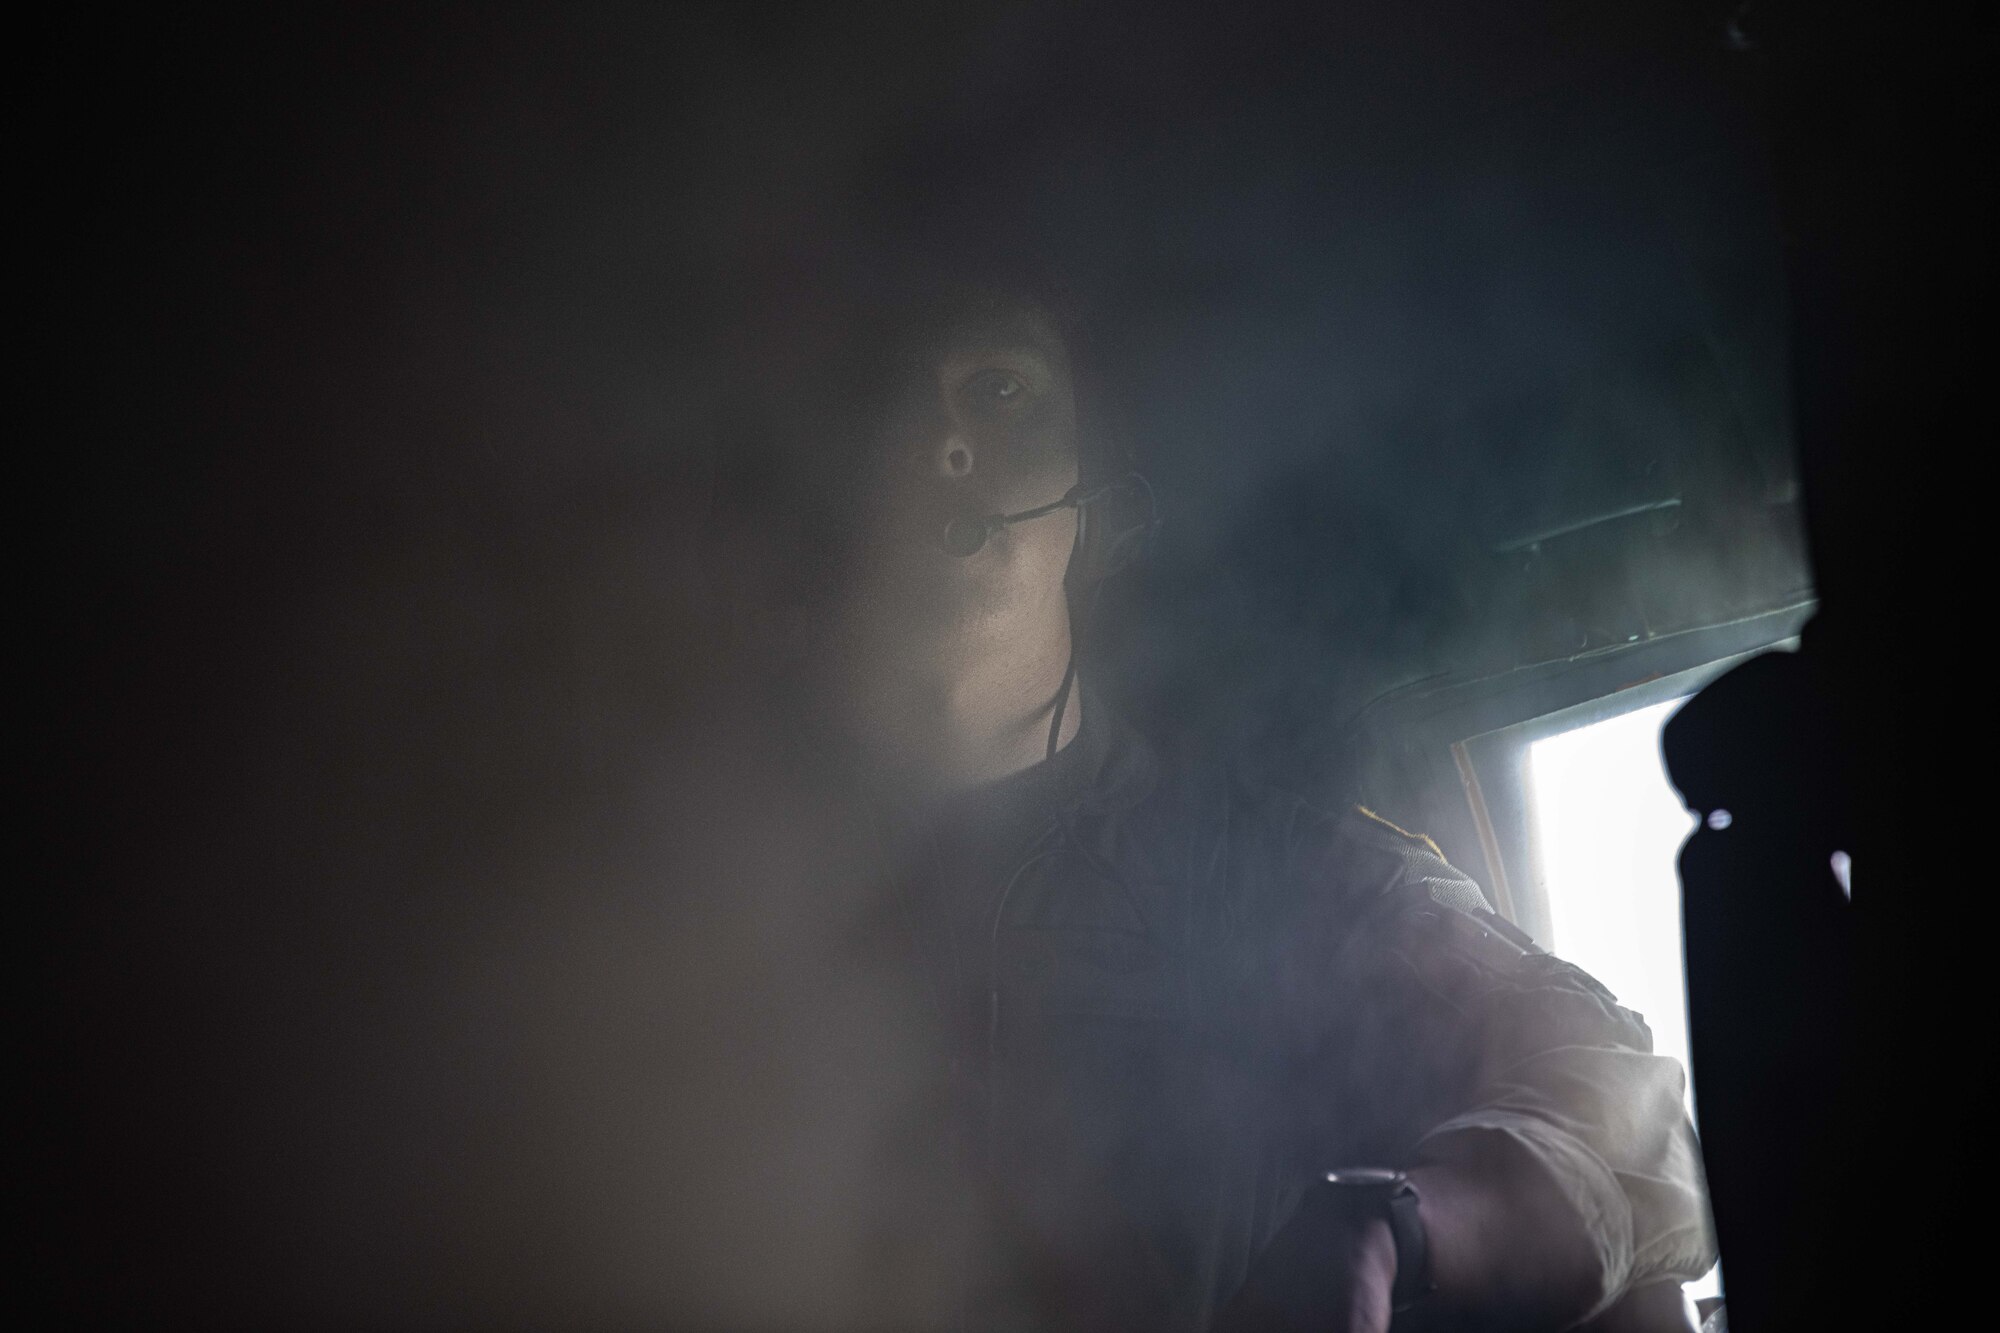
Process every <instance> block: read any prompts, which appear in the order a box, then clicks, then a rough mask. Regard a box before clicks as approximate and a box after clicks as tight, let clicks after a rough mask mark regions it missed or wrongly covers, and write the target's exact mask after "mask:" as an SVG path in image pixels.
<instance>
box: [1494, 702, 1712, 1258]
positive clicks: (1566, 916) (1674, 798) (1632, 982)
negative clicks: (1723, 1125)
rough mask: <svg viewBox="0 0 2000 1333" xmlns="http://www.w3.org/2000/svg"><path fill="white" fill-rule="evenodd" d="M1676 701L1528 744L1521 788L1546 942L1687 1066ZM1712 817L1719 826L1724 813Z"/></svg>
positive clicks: (1661, 1049) (1689, 819)
mask: <svg viewBox="0 0 2000 1333" xmlns="http://www.w3.org/2000/svg"><path fill="white" fill-rule="evenodd" d="M1682 702H1683V701H1681V700H1678V699H1675V700H1670V701H1668V702H1667V703H1663V704H1655V705H1653V706H1652V707H1650V708H1640V709H1636V710H1634V711H1632V712H1630V713H1625V714H1622V715H1620V716H1618V717H1613V718H1608V719H1606V720H1604V721H1602V722H1596V723H1592V724H1591V725H1589V726H1584V727H1578V728H1575V729H1574V730H1571V731H1564V732H1558V733H1557V734H1555V735H1553V736H1549V737H1546V738H1545V739H1543V740H1539V741H1536V742H1534V743H1533V744H1532V745H1530V746H1529V748H1528V793H1529V802H1530V806H1531V809H1532V811H1533V817H1534V825H1535V837H1536V840H1537V850H1538V855H1539V864H1540V870H1541V875H1542V886H1543V889H1544V890H1545V892H1546V893H1547V901H1548V911H1549V921H1550V930H1551V933H1552V935H1553V938H1552V939H1549V940H1546V941H1544V943H1546V944H1547V945H1548V946H1549V948H1550V950H1551V951H1552V952H1554V953H1556V954H1558V955H1560V956H1561V957H1563V958H1566V959H1568V960H1569V961H1571V962H1573V963H1575V964H1577V965H1578V966H1579V967H1581V968H1583V969H1584V970H1585V971H1587V972H1589V973H1590V974H1591V975H1592V976H1594V977H1596V978H1597V979H1598V980H1600V981H1602V982H1603V983H1604V984H1605V985H1607V986H1609V987H1610V988H1611V990H1612V992H1613V993H1614V994H1616V995H1617V996H1618V999H1619V1001H1620V1002H1621V1003H1622V1004H1624V1005H1625V1006H1626V1007H1627V1008H1628V1009H1635V1010H1637V1011H1638V1012H1639V1013H1640V1014H1642V1015H1643V1016H1644V1017H1645V1019H1646V1023H1647V1025H1648V1026H1650V1027H1651V1028H1652V1030H1653V1049H1654V1050H1655V1051H1657V1052H1658V1053H1660V1054H1661V1055H1669V1056H1672V1057H1673V1058H1674V1059H1676V1060H1678V1061H1679V1062H1680V1064H1681V1068H1682V1069H1683V1070H1686V1069H1687V1068H1688V1067H1689V1066H1688V1036H1687V989H1686V984H1685V979H1684V975H1683V972H1682V965H1681V911H1680V880H1679V877H1678V874H1677V871H1676V858H1677V857H1678V856H1679V853H1680V848H1681V844H1682V843H1683V842H1685V841H1686V839H1687V836H1688V834H1689V833H1691V832H1693V831H1694V827H1695V823H1696V820H1695V817H1694V815H1692V814H1690V813H1689V812H1688V810H1687V809H1686V807H1684V806H1683V805H1682V804H1681V800H1680V797H1679V795H1678V794H1676V793H1675V791H1674V789H1673V787H1672V785H1671V784H1670V783H1669V782H1668V781H1667V773H1666V765H1665V763H1664V762H1663V760H1662V759H1661V754H1660V729H1661V727H1663V726H1664V725H1665V724H1666V721H1667V718H1668V717H1670V716H1672V714H1673V712H1674V710H1675V709H1677V708H1679V707H1680V705H1681V703H1682ZM1718 813H1721V812H1718ZM1710 822H1711V823H1712V824H1715V826H1716V827H1718V828H1721V827H1726V826H1727V816H1726V815H1724V816H1723V822H1722V823H1716V821H1715V820H1713V819H1711V821H1710ZM1693 1109H1694V1103H1693V1092H1692V1085H1690V1091H1689V1101H1688V1110H1689V1113H1690V1114H1692V1113H1693ZM1719 1281H1720V1279H1719V1276H1718V1274H1717V1273H1716V1272H1714V1271H1711V1272H1710V1273H1709V1274H1708V1275H1707V1276H1706V1277H1704V1278H1703V1279H1701V1280H1700V1281H1699V1282H1695V1283H1690V1284H1689V1286H1688V1291H1689V1294H1690V1295H1692V1296H1697V1297H1699V1296H1705V1295H1711V1294H1714V1293H1715V1292H1716V1291H1717V1290H1719Z"/></svg>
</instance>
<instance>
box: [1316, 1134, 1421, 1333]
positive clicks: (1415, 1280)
mask: <svg viewBox="0 0 2000 1333" xmlns="http://www.w3.org/2000/svg"><path fill="white" fill-rule="evenodd" d="M1309 1198H1312V1199H1314V1200H1315V1206H1317V1207H1322V1208H1333V1209H1339V1210H1341V1211H1343V1212H1347V1213H1349V1215H1356V1214H1358V1215H1361V1216H1375V1217H1380V1218H1383V1219H1385V1220H1386V1221H1387V1222H1388V1223H1389V1234H1390V1235H1391V1236H1393V1237H1394V1238H1395V1241H1396V1283H1395V1286H1394V1287H1392V1288H1391V1289H1390V1292H1389V1304H1390V1308H1392V1309H1395V1310H1407V1309H1409V1308H1410V1306H1412V1305H1414V1304H1416V1302H1417V1301H1418V1300H1419V1299H1421V1298H1422V1297H1424V1296H1427V1295H1429V1294H1430V1293H1431V1292H1433V1291H1435V1290H1437V1287H1436V1285H1435V1284H1434V1283H1433V1282H1432V1281H1431V1264H1430V1241H1429V1238H1428V1237H1427V1236H1426V1235H1425V1234H1424V1220H1423V1218H1422V1217H1421V1216H1420V1215H1419V1214H1418V1212H1417V1206H1418V1203H1419V1200H1418V1197H1417V1187H1416V1186H1414V1185H1412V1184H1411V1183H1410V1178H1409V1177H1408V1176H1407V1175H1405V1174H1404V1173H1403V1172H1401V1171H1396V1170H1393V1169H1391V1168H1388V1167H1380V1166H1353V1167H1342V1168H1341V1169H1340V1170H1338V1171H1328V1172H1326V1173H1325V1174H1324V1176H1322V1178H1321V1179H1319V1180H1317V1181H1314V1182H1313V1185H1312V1187H1311V1189H1310V1191H1309Z"/></svg>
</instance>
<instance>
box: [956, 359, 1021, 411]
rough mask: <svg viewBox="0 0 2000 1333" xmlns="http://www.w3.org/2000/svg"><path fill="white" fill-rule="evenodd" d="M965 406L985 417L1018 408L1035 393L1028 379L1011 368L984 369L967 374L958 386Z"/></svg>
mask: <svg viewBox="0 0 2000 1333" xmlns="http://www.w3.org/2000/svg"><path fill="white" fill-rule="evenodd" d="M959 395H960V397H961V398H962V399H964V401H965V403H966V405H967V406H968V407H970V408H971V409H972V410H973V411H975V412H977V413H979V414H981V415H983V416H1005V415H1007V414H1009V413H1012V412H1015V411H1018V410H1019V409H1020V408H1021V407H1022V406H1023V405H1025V404H1026V403H1027V402H1028V400H1029V398H1030V397H1032V396H1033V395H1032V394H1031V393H1030V392H1029V388H1028V382H1027V380H1026V379H1024V378H1022V377H1021V376H1020V375H1017V374H1015V373H1014V372H1013V371H1011V370H999V369H991V370H981V371H978V372H976V373H975V374H972V375H970V376H968V377H967V378H966V380H965V383H964V384H963V385H962V386H961V387H960V388H959Z"/></svg>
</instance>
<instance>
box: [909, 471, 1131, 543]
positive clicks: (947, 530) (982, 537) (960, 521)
mask: <svg viewBox="0 0 2000 1333" xmlns="http://www.w3.org/2000/svg"><path fill="white" fill-rule="evenodd" d="M1108 489H1110V488H1109V487H1103V486H1100V487H1097V488H1096V489H1094V490H1092V491H1089V492H1085V491H1084V489H1083V487H1082V486H1081V485H1077V486H1072V487H1070V488H1069V490H1067V491H1065V492H1064V493H1063V497H1062V499H1060V500H1051V501H1050V502H1049V503H1047V504H1045V505H1036V506H1035V507H1034V508H1033V509H1023V510H1021V511H1020V512H1019V513H1014V514H985V515H981V516H979V517H973V516H972V515H969V514H960V515H957V516H956V517H954V518H952V519H950V520H948V521H947V522H946V523H945V525H944V532H943V534H942V535H941V537H940V539H939V542H938V545H940V546H942V547H943V548H944V550H945V552H946V553H947V554H949V555H955V556H957V557H959V559H961V560H963V559H966V558H968V557H971V556H975V555H978V554H979V552H980V551H981V550H982V549H983V548H984V547H985V545H986V539H987V538H988V537H991V536H992V535H993V534H994V533H996V532H998V531H1000V529H1002V528H1004V527H1006V526H1007V525H1008V524H1009V523H1025V522H1027V521H1028V520H1029V519H1031V518H1041V517H1043V516H1044V515H1047V514H1053V513H1055V512H1056V510H1058V509H1077V508H1081V507H1082V506H1084V505H1086V504H1089V503H1090V502H1091V501H1092V500H1095V499H1096V498H1097V497H1098V496H1099V495H1101V494H1102V493H1103V492H1104V491H1106V490H1108Z"/></svg>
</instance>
